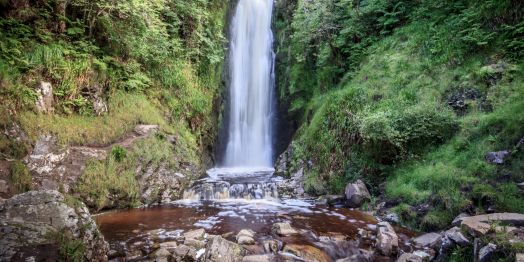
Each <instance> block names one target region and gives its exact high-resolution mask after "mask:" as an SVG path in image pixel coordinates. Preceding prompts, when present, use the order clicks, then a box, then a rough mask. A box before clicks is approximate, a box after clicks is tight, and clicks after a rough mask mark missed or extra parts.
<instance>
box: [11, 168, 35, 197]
mask: <svg viewBox="0 0 524 262" xmlns="http://www.w3.org/2000/svg"><path fill="white" fill-rule="evenodd" d="M10 173H11V183H13V185H14V186H15V188H16V189H17V190H18V192H21V193H22V192H27V191H29V190H31V187H32V182H33V178H32V176H31V174H30V173H29V170H28V169H27V167H26V166H25V164H24V163H23V162H22V161H19V160H16V161H14V162H13V163H12V164H11V167H10Z"/></svg>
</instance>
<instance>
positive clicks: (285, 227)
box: [272, 223, 298, 236]
mask: <svg viewBox="0 0 524 262" xmlns="http://www.w3.org/2000/svg"><path fill="white" fill-rule="evenodd" d="M272 231H273V233H275V234H277V235H280V236H289V235H296V234H298V231H297V230H296V229H294V228H293V227H292V226H291V225H290V224H289V223H275V224H273V227H272Z"/></svg>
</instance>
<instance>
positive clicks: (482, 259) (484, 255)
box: [478, 243, 497, 262]
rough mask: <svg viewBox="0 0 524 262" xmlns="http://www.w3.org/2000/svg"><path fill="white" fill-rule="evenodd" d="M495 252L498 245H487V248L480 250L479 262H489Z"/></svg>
mask: <svg viewBox="0 0 524 262" xmlns="http://www.w3.org/2000/svg"><path fill="white" fill-rule="evenodd" d="M495 251H497V245H495V244H493V243H489V244H487V245H486V246H484V247H483V248H481V249H480V251H479V257H478V261H479V262H487V261H489V260H490V258H491V256H492V255H493V253H495Z"/></svg>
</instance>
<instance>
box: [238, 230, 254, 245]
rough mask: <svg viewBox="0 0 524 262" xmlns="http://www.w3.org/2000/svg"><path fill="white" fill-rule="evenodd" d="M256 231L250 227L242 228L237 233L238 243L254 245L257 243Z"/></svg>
mask: <svg viewBox="0 0 524 262" xmlns="http://www.w3.org/2000/svg"><path fill="white" fill-rule="evenodd" d="M254 237H255V232H254V231H253V230H250V229H242V230H240V232H238V234H237V237H236V238H237V243H239V244H241V245H253V244H255V239H254Z"/></svg>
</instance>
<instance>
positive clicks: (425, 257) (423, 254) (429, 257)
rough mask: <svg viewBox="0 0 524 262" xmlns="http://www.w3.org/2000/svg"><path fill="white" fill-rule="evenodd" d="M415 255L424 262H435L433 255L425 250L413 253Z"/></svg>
mask: <svg viewBox="0 0 524 262" xmlns="http://www.w3.org/2000/svg"><path fill="white" fill-rule="evenodd" d="M413 255H415V256H417V257H420V258H421V259H422V261H431V260H433V256H432V255H431V254H428V253H427V252H426V251H423V250H417V251H415V252H413Z"/></svg>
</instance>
